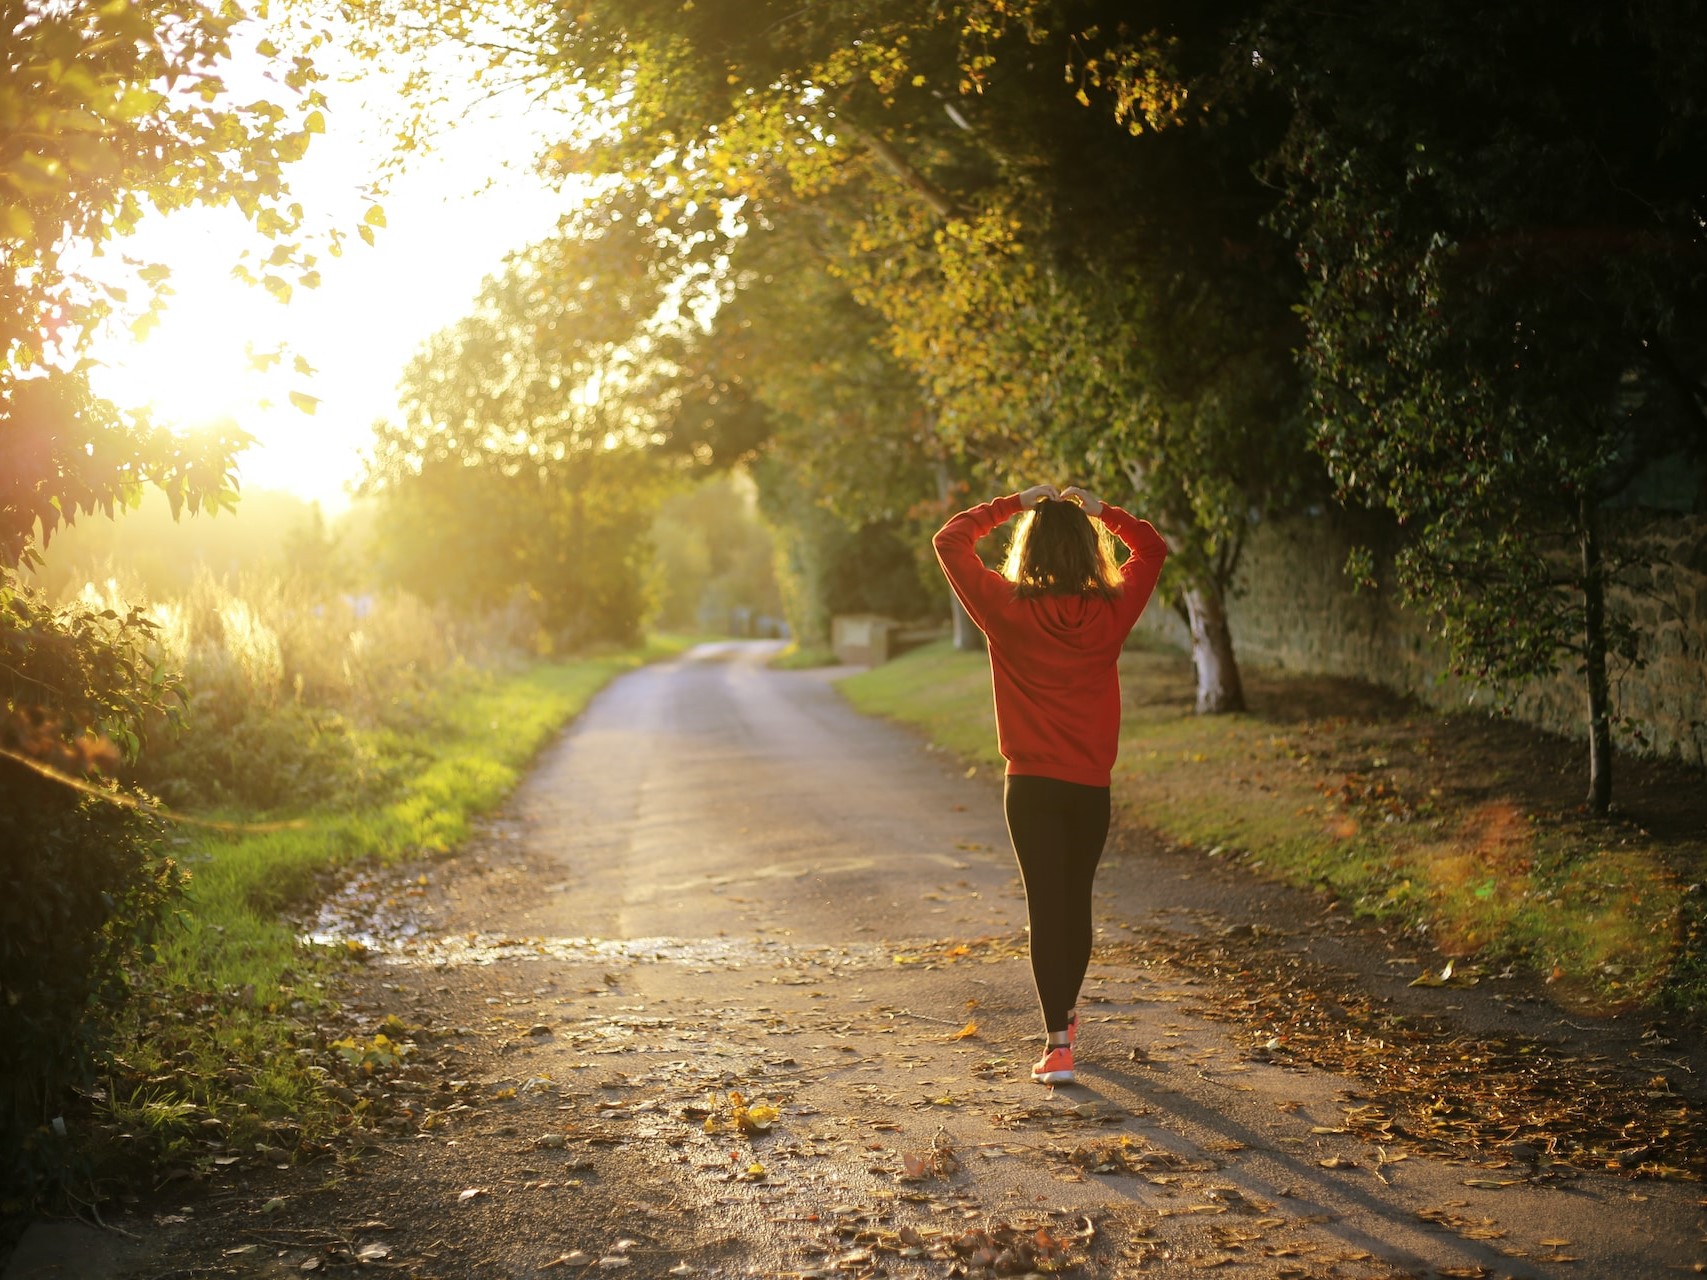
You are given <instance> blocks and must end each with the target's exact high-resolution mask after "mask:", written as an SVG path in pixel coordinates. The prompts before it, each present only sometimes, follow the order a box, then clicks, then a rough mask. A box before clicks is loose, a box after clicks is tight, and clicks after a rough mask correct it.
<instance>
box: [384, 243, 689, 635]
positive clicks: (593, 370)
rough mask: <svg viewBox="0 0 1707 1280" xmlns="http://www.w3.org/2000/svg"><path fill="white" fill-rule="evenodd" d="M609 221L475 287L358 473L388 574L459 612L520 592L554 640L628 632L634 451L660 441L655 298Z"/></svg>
mask: <svg viewBox="0 0 1707 1280" xmlns="http://www.w3.org/2000/svg"><path fill="white" fill-rule="evenodd" d="M615 225H616V228H617V231H615V232H611V233H610V234H609V235H606V236H603V237H594V238H592V239H590V240H588V241H584V242H575V243H571V242H568V241H553V242H547V243H545V244H542V245H539V246H535V247H534V248H532V249H530V250H528V251H526V252H524V253H521V254H518V255H516V256H515V257H513V258H512V259H511V261H510V263H509V264H508V266H507V268H506V270H505V271H504V273H503V274H502V275H501V276H499V277H498V278H496V279H494V280H492V281H489V282H488V284H487V287H486V289H485V291H484V292H483V293H482V295H481V299H480V302H479V305H478V308H477V310H476V312H475V314H474V315H472V316H470V317H469V318H467V319H465V320H463V321H461V322H460V323H459V324H457V325H455V326H453V327H452V328H450V329H448V330H446V331H445V332H443V333H441V334H440V335H438V336H437V337H436V338H435V339H434V340H433V341H432V342H431V343H430V344H429V345H428V347H427V348H426V349H425V350H424V351H423V352H422V353H421V354H420V355H419V356H417V357H416V359H415V360H414V361H413V362H411V364H410V366H409V368H408V370H407V371H406V373H405V375H404V380H403V386H402V396H403V413H404V417H403V420H402V421H401V422H397V423H381V424H379V425H378V427H377V428H376V432H377V443H376V446H375V449H374V455H373V459H372V461H371V463H370V467H369V474H368V477H367V481H366V484H367V487H368V490H369V492H371V493H373V494H376V495H380V496H381V497H382V498H383V500H384V518H383V520H382V521H381V523H380V525H379V526H378V529H377V530H376V533H377V537H378V540H379V552H380V555H381V558H382V562H383V564H384V566H385V568H386V570H387V572H388V574H389V576H390V577H391V579H392V580H393V581H396V582H399V583H401V584H402V585H404V586H405V587H407V588H408V589H410V590H412V591H414V592H416V593H417V594H419V595H421V596H422V597H424V598H425V599H427V600H430V601H435V602H438V601H442V602H445V603H448V604H451V605H453V606H455V607H458V608H461V609H465V610H471V609H490V608H494V607H497V606H500V605H502V604H503V603H504V602H505V601H507V600H510V599H512V598H515V597H518V596H520V597H521V598H524V599H525V600H527V602H528V603H529V605H530V606H531V607H532V608H533V609H534V610H535V611H536V612H537V614H538V616H539V617H540V619H541V621H542V624H543V626H544V629H545V637H546V642H547V643H549V644H551V645H554V646H558V647H568V648H573V647H576V646H579V645H583V644H587V643H590V642H595V641H615V642H620V643H627V642H632V641H633V640H634V638H635V637H636V636H637V635H638V631H639V628H640V626H641V623H642V621H643V619H644V617H645V615H646V612H647V610H648V606H649V601H648V599H647V595H646V583H647V580H648V576H649V575H648V557H649V548H648V544H647V541H646V534H647V529H648V527H649V525H650V523H651V516H652V513H653V511H654V510H655V508H656V504H657V501H658V499H659V497H660V496H661V492H662V486H661V480H662V478H663V476H662V472H661V469H660V464H659V463H658V462H657V461H656V458H655V455H654V454H653V453H650V452H648V451H647V447H648V446H652V447H654V448H656V447H659V446H661V445H662V444H664V443H665V435H664V432H663V428H662V427H661V426H660V417H659V415H658V414H657V413H656V412H655V411H651V410H649V408H648V405H649V400H648V397H647V395H646V391H645V388H646V387H647V386H649V385H650V381H649V380H650V379H652V377H653V372H652V370H653V367H654V366H655V365H656V363H657V362H658V360H660V359H662V358H663V357H661V356H660V355H659V354H658V353H656V352H652V351H649V350H648V342H647V326H648V325H649V323H650V322H651V318H652V317H653V316H654V315H655V314H656V313H657V312H658V310H659V308H660V307H661V306H663V305H664V304H663V302H662V301H661V292H662V287H661V285H660V283H659V282H658V281H657V280H654V279H652V278H651V275H650V273H649V272H648V270H647V268H646V265H645V259H644V257H643V256H642V255H640V254H638V253H636V252H634V251H633V249H632V246H631V245H630V244H629V243H628V241H627V240H626V239H624V238H623V236H624V235H626V224H624V223H622V222H620V221H619V222H618V223H617V224H615ZM619 233H621V234H619ZM583 270H584V271H585V272H586V273H587V276H586V278H584V279H583V278H581V277H578V276H575V275H574V273H575V272H577V271H583ZM571 279H576V280H579V282H580V283H579V285H578V286H577V287H573V288H571V287H569V285H568V283H567V282H568V281H569V280H571Z"/></svg>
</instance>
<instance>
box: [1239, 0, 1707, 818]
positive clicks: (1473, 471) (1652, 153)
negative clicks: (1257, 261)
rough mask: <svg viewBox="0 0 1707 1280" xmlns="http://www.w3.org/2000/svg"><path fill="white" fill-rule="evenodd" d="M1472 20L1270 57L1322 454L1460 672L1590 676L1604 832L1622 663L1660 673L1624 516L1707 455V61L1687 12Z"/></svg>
mask: <svg viewBox="0 0 1707 1280" xmlns="http://www.w3.org/2000/svg"><path fill="white" fill-rule="evenodd" d="M1455 12H1456V10H1454V9H1453V8H1452V7H1451V6H1450V5H1444V4H1425V5H1407V6H1402V7H1398V8H1394V7H1390V6H1389V7H1382V6H1374V5H1370V6H1359V7H1358V8H1357V9H1356V10H1355V11H1353V12H1348V13H1346V14H1345V15H1343V16H1341V17H1337V18H1336V19H1334V20H1332V21H1328V22H1323V21H1321V20H1319V19H1318V18H1317V16H1316V15H1314V14H1306V13H1303V12H1302V11H1301V10H1297V11H1295V10H1293V9H1292V8H1291V7H1290V6H1283V7H1281V8H1280V9H1279V10H1278V16H1277V18H1276V20H1275V23H1274V27H1273V33H1272V36H1271V38H1270V39H1269V40H1267V41H1265V42H1264V48H1265V51H1272V53H1273V55H1274V58H1273V63H1274V65H1276V66H1278V67H1279V68H1280V71H1279V74H1281V75H1283V76H1284V77H1285V78H1287V80H1288V81H1289V83H1291V84H1292V85H1293V87H1294V91H1295V93H1296V94H1297V97H1298V100H1299V102H1300V110H1299V112H1298V114H1297V116H1296V117H1295V120H1294V123H1293V126H1292V130H1291V133H1290V135H1289V137H1288V138H1287V139H1286V142H1285V145H1284V147H1283V148H1282V149H1281V150H1280V151H1279V152H1278V155H1277V162H1276V173H1277V175H1278V176H1279V177H1281V178H1282V179H1283V180H1284V182H1285V183H1286V185H1287V201H1286V203H1285V206H1284V208H1283V209H1282V210H1281V212H1280V214H1279V217H1278V220H1279V221H1280V223H1281V224H1282V225H1283V226H1285V228H1286V229H1287V230H1288V232H1289V234H1291V235H1293V236H1295V237H1296V238H1297V240H1298V243H1299V246H1300V254H1301V259H1302V261H1303V263H1304V265H1305V267H1306V271H1307V274H1308V278H1309V287H1308V292H1307V295H1306V299H1305V303H1304V306H1303V307H1302V309H1301V314H1302V316H1303V318H1304V321H1305V325H1306V330H1307V335H1308V341H1307V343H1306V346H1305V349H1304V360H1305V364H1306V367H1307V369H1308V371H1309V373H1310V375H1311V378H1312V394H1313V398H1314V409H1315V418H1316V421H1317V423H1318V427H1317V434H1316V444H1317V447H1318V449H1319V450H1320V451H1321V453H1322V455H1323V457H1324V458H1325V459H1326V460H1327V463H1328V466H1329V469H1330V471H1331V473H1332V475H1333V478H1334V480H1335V481H1336V482H1337V483H1338V484H1339V486H1340V487H1341V490H1342V494H1343V495H1344V496H1346V497H1348V498H1351V499H1354V500H1358V501H1363V502H1367V503H1370V504H1372V505H1376V506H1381V507H1385V508H1387V509H1388V510H1390V511H1392V512H1393V513H1394V514H1395V515H1396V516H1397V517H1398V518H1399V520H1400V521H1401V523H1402V524H1403V525H1404V526H1405V527H1406V531H1407V534H1408V535H1409V537H1408V541H1407V544H1406V546H1405V547H1404V549H1403V550H1402V551H1401V552H1400V554H1399V557H1398V560H1397V564H1396V572H1397V577H1398V581H1399V584H1400V586H1401V587H1402V588H1403V591H1404V594H1405V597H1406V599H1407V600H1408V601H1409V602H1411V603H1412V604H1415V605H1417V606H1419V607H1421V608H1422V609H1423V610H1425V611H1426V612H1427V614H1428V615H1429V616H1430V618H1431V619H1432V621H1433V622H1434V624H1435V626H1436V628H1437V630H1438V631H1439V633H1440V634H1441V635H1442V636H1443V637H1444V638H1445V639H1446V641H1447V643H1448V645H1449V646H1450V648H1451V651H1452V653H1453V657H1454V661H1455V665H1456V669H1457V671H1458V673H1460V674H1463V675H1465V676H1468V677H1471V678H1473V679H1475V680H1478V681H1480V682H1483V683H1487V684H1490V685H1493V686H1495V687H1496V688H1498V689H1499V690H1501V692H1502V693H1504V694H1505V695H1507V696H1509V695H1510V693H1511V692H1512V691H1513V690H1514V689H1515V687H1516V686H1517V685H1518V684H1519V683H1520V682H1522V681H1524V680H1526V679H1529V678H1531V677H1534V676H1537V675H1542V674H1548V673H1551V672H1553V671H1554V670H1556V669H1557V668H1558V666H1559V665H1560V663H1561V662H1562V661H1564V660H1567V659H1568V658H1570V657H1572V656H1573V655H1574V656H1576V657H1578V658H1580V659H1581V660H1582V662H1583V664H1584V670H1585V672H1586V676H1587V681H1588V684H1589V698H1588V703H1589V707H1590V738H1591V744H1592V746H1593V748H1594V753H1595V760H1594V774H1595V781H1594V784H1593V786H1592V788H1591V790H1592V793H1593V794H1592V795H1591V802H1592V803H1593V804H1594V805H1595V806H1596V807H1597V808H1601V809H1604V808H1605V805H1606V801H1607V794H1606V791H1607V788H1608V787H1609V785H1610V782H1609V777H1608V778H1605V779H1603V778H1602V776H1601V771H1602V768H1603V767H1604V764H1605V761H1604V760H1603V759H1602V758H1601V753H1602V752H1603V751H1605V750H1606V749H1607V747H1608V743H1607V740H1606V739H1605V725H1606V720H1607V717H1608V708H1607V684H1608V678H1607V659H1608V657H1609V656H1622V657H1623V658H1625V660H1627V661H1628V660H1635V659H1636V658H1637V656H1638V655H1637V645H1636V641H1637V637H1636V635H1635V633H1634V631H1633V629H1632V627H1631V626H1630V624H1629V622H1628V620H1627V619H1624V618H1620V617H1619V616H1617V615H1616V614H1615V613H1612V612H1609V605H1608V596H1607V590H1606V588H1607V584H1608V582H1609V581H1610V580H1611V579H1612V578H1614V577H1615V576H1616V575H1617V574H1618V573H1619V572H1620V571H1621V570H1622V569H1624V568H1625V567H1627V565H1628V563H1629V562H1626V561H1621V560H1620V558H1619V556H1618V554H1617V551H1616V549H1614V548H1608V547H1606V546H1604V545H1603V539H1602V537H1601V534H1600V529H1599V524H1600V520H1599V514H1598V512H1599V508H1600V507H1601V505H1602V504H1603V503H1605V502H1606V501H1608V500H1609V499H1612V498H1614V497H1616V496H1618V495H1619V494H1620V493H1622V492H1623V491H1624V490H1625V489H1626V488H1627V487H1628V486H1629V485H1630V484H1631V482H1632V481H1633V480H1635V479H1636V478H1637V477H1638V476H1639V475H1640V474H1641V473H1642V471H1643V470H1644V469H1645V468H1647V467H1649V466H1652V465H1655V464H1657V463H1660V464H1663V463H1666V462H1668V461H1669V462H1671V463H1675V462H1676V461H1677V460H1678V459H1680V458H1681V457H1683V456H1684V455H1686V454H1688V453H1689V452H1694V453H1695V454H1696V455H1697V456H1699V455H1701V454H1702V453H1704V452H1707V411H1704V406H1707V397H1704V396H1703V386H1704V385H1707V383H1704V379H1707V288H1704V287H1703V285H1702V283H1701V278H1700V276H1699V274H1698V273H1697V272H1694V271H1680V270H1679V267H1680V265H1681V258H1680V255H1683V256H1684V257H1689V256H1692V255H1693V253H1694V249H1693V248H1689V249H1686V248H1685V246H1686V245H1692V244H1693V243H1694V241H1696V240H1697V239H1698V236H1699V210H1700V198H1701V186H1700V179H1699V174H1700V172H1701V169H1702V164H1703V163H1704V162H1707V133H1704V132H1703V130H1702V128H1701V123H1702V121H1701V119H1700V111H1699V108H1698V106H1696V105H1695V101H1694V96H1693V95H1694V90H1693V88H1689V87H1686V86H1687V85H1691V84H1693V83H1694V82H1696V81H1698V79H1699V77H1700V75H1701V74H1703V73H1707V43H1704V42H1703V41H1702V38H1701V36H1700V34H1699V32H1698V31H1696V30H1694V29H1693V27H1691V28H1690V30H1689V31H1688V34H1687V35H1686V34H1685V31H1684V28H1683V27H1682V26H1679V25H1678V24H1677V22H1676V19H1677V18H1678V17H1679V16H1680V14H1681V13H1682V10H1681V9H1679V8H1677V7H1676V6H1669V5H1659V6H1649V5H1614V6H1606V5H1598V4H1586V3H1585V4H1572V5H1564V6H1561V5H1557V4H1546V5H1541V4H1518V5H1508V6H1504V7H1502V8H1501V9H1500V10H1499V12H1498V13H1497V14H1494V13H1490V14H1487V15H1484V16H1483V17H1482V18H1481V19H1479V20H1478V21H1477V22H1476V23H1475V24H1464V23H1461V22H1458V21H1455V20H1454V19H1453V18H1452V16H1451V15H1452V14H1453V13H1455ZM1400 50H1404V51H1405V52H1404V55H1403V56H1402V57H1400V56H1398V53H1399V51H1400ZM1394 59H1397V60H1394ZM1377 68H1380V70H1379V71H1377ZM1395 68H1397V69H1398V70H1396V71H1395Z"/></svg>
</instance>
